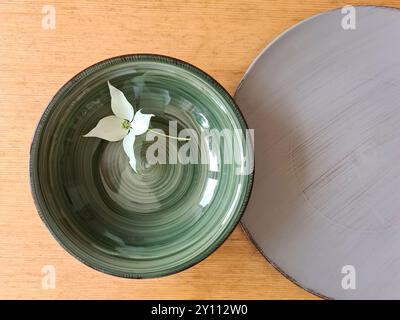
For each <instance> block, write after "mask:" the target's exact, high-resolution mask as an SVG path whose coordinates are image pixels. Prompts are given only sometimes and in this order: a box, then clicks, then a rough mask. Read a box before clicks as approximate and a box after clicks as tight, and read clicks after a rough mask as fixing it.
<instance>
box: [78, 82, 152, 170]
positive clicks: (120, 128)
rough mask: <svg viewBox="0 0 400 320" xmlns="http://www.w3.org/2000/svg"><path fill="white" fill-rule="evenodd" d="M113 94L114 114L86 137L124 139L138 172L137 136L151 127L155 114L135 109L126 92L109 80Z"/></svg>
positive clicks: (123, 144) (132, 163)
mask: <svg viewBox="0 0 400 320" xmlns="http://www.w3.org/2000/svg"><path fill="white" fill-rule="evenodd" d="M108 88H109V89H110V95H111V110H112V112H113V113H114V115H113V116H108V117H105V118H103V119H101V120H100V121H99V122H98V123H97V125H96V127H95V128H93V129H92V130H91V131H90V132H89V133H87V134H85V135H84V137H97V138H101V139H104V140H107V141H111V142H115V141H120V140H122V139H124V140H123V142H122V146H123V148H124V151H125V153H126V155H127V156H128V158H129V164H130V165H131V167H132V169H133V170H134V171H135V172H136V159H135V153H134V149H133V145H134V143H135V137H136V136H138V135H141V134H143V133H145V132H146V131H147V130H148V129H149V125H150V119H151V117H154V114H143V113H142V111H141V110H139V111H138V112H136V114H135V113H134V111H133V107H132V105H131V104H130V103H129V102H128V100H127V99H126V97H125V96H124V94H123V93H122V92H121V91H120V90H118V89H117V88H115V87H113V86H112V85H111V84H110V82H108Z"/></svg>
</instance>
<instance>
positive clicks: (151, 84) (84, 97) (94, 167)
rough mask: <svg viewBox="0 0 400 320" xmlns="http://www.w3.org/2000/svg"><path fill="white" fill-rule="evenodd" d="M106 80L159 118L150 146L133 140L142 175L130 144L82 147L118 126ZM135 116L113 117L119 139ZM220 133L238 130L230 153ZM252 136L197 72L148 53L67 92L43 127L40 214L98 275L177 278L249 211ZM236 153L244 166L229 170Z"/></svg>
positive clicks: (35, 183)
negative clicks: (248, 139) (107, 123)
mask: <svg viewBox="0 0 400 320" xmlns="http://www.w3.org/2000/svg"><path fill="white" fill-rule="evenodd" d="M108 82H110V84H111V85H112V86H114V89H113V90H114V95H116V96H117V98H118V99H115V100H113V101H114V102H113V104H114V105H116V106H117V107H120V106H121V105H125V106H128V110H130V111H132V107H133V108H134V110H135V117H136V115H137V114H140V113H138V111H139V110H140V109H141V110H142V113H143V114H153V115H154V117H153V118H151V122H150V128H151V130H153V131H152V132H151V133H152V136H149V135H148V133H149V132H147V133H146V131H143V132H141V133H140V134H139V133H138V134H137V136H136V138H135V141H134V143H133V142H130V146H131V148H133V149H134V154H135V157H136V163H137V165H136V169H137V172H134V171H133V169H132V167H131V165H130V160H129V159H128V157H127V155H126V153H125V152H124V149H125V148H127V147H126V145H128V146H129V142H128V143H126V142H125V141H126V140H124V144H123V143H122V141H116V142H109V141H106V140H102V139H99V138H95V137H83V135H86V134H87V133H88V132H89V131H91V130H92V129H93V128H94V127H95V126H96V125H97V123H98V122H99V121H100V120H101V119H103V118H105V117H110V116H113V112H112V109H111V96H110V90H111V88H112V87H109V85H108ZM117 89H118V90H120V91H117V93H115V91H116V90H117ZM118 92H119V93H118ZM121 92H122V93H121ZM124 96H125V97H126V100H124V99H123V97H124ZM115 101H117V102H119V104H118V103H116V102H115ZM124 101H125V102H124ZM126 101H127V102H126ZM128 102H129V103H128ZM129 104H131V106H129ZM114 108H115V107H114ZM125 114H126V113H125ZM131 116H132V117H133V115H131ZM131 116H129V120H128V119H125V120H123V118H121V117H120V118H116V117H115V116H113V117H114V118H113V119H114V120H113V124H116V126H115V129H114V127H113V130H114V131H115V130H118V132H121V131H122V134H124V133H125V132H124V131H123V130H127V131H126V134H128V127H130V126H128V127H127V126H126V124H127V122H128V123H129V121H130V119H131ZM134 119H136V118H134ZM102 121H103V120H102ZM115 121H117V122H115ZM134 121H135V120H134ZM134 121H132V123H130V125H132V126H133V127H134V128H131V129H132V132H134V131H133V129H135V128H137V127H135V125H134ZM121 124H123V128H122V127H121ZM142 124H143V123H142ZM139 125H140V123H139ZM139 128H140V126H139ZM170 128H172V129H170ZM174 128H175V129H174ZM160 129H161V130H163V132H164V134H165V133H166V134H169V135H172V136H174V137H176V136H177V135H178V134H179V133H182V129H191V134H193V135H190V137H191V139H192V140H190V142H188V141H182V140H181V141H177V140H176V139H174V138H168V139H166V138H165V136H162V135H155V134H154V132H160V131H155V130H160ZM171 130H172V132H171ZM213 130H215V131H216V132H217V133H218V132H220V131H224V130H227V131H228V132H234V133H235V134H234V135H231V136H230V137H231V138H232V140H231V141H228V140H224V141H226V142H227V143H231V144H230V146H232V149H226V148H224V149H222V148H220V149H218V148H214V146H215V144H214V142H213V141H214V140H213V141H212V142H211V141H210V137H211V138H213V136H212V135H210V134H211V132H212V131H213ZM174 131H175V133H174ZM245 131H246V124H245V122H244V119H243V118H242V116H241V114H240V112H239V110H238V109H237V107H236V104H235V103H234V102H233V99H232V98H231V97H230V96H229V94H228V93H227V92H226V91H225V90H224V89H223V88H222V87H221V86H220V85H219V84H218V83H217V82H216V81H215V80H214V79H212V78H211V77H210V76H208V75H207V74H206V73H204V72H202V71H201V70H199V69H197V68H196V67H194V66H192V65H190V64H188V63H185V62H183V61H180V60H177V59H173V58H170V57H165V56H159V55H148V54H138V55H128V56H121V57H116V58H112V59H109V60H105V61H102V62H99V63H97V64H95V65H93V66H91V67H89V68H88V69H86V70H84V71H82V72H81V73H79V74H78V75H76V76H75V77H74V78H73V79H71V80H70V81H69V82H67V84H66V85H64V86H63V87H62V88H61V89H60V90H59V91H58V92H57V94H56V95H55V96H54V98H53V99H52V100H51V102H50V104H49V105H48V107H47V108H46V110H45V112H44V114H43V116H42V118H41V119H40V122H39V124H38V127H37V129H36V132H35V136H34V139H33V143H32V148H31V161H30V177H31V186H32V193H33V196H34V200H35V203H36V206H37V208H38V211H39V213H40V215H41V217H42V219H43V220H44V222H45V223H46V225H47V227H48V228H49V230H50V231H51V232H52V234H53V235H54V237H55V238H56V239H57V240H58V241H59V242H60V243H61V245H62V246H63V247H64V248H65V249H66V250H68V252H70V253H71V254H72V255H74V256H75V257H76V258H78V259H79V260H81V261H82V262H84V263H86V264H87V265H89V266H91V267H93V268H95V269H98V270H100V271H103V272H106V273H109V274H113V275H117V276H121V277H130V278H149V277H159V276H164V275H167V274H171V273H175V272H177V271H180V270H183V269H185V268H188V267H190V266H192V265H193V264H195V263H197V262H199V261H200V260H202V259H204V258H205V257H207V256H208V255H209V254H211V253H212V252H213V251H214V250H215V249H216V248H217V247H218V246H219V245H220V244H221V243H222V242H223V241H224V240H225V239H226V238H227V236H228V235H229V234H230V232H231V231H232V230H233V228H234V227H235V225H236V224H237V223H238V221H239V219H240V217H241V214H242V213H243V210H244V208H245V206H246V203H247V200H248V197H249V194H250V190H251V186H252V172H251V171H248V172H242V170H241V169H242V168H244V167H245V164H244V161H246V160H248V159H247V155H251V154H252V153H251V149H249V148H248V147H249V146H250V145H249V144H247V145H246V144H244V143H243V142H242V140H240V139H239V138H240V134H241V133H243V134H245V133H246V132H245ZM187 132H188V131H187ZM224 132H225V131H224ZM106 133H107V134H108V135H109V134H110V133H109V131H104V130H103V131H102V134H106ZM161 134H162V132H161ZM156 137H158V138H156ZM121 139H122V137H121ZM192 142H193V143H192ZM196 142H198V143H196ZM217 142H218V140H217ZM125 143H126V145H125ZM221 146H222V144H221ZM217 147H218V145H217ZM232 150H234V152H232ZM236 152H238V153H239V154H240V155H242V157H235V161H225V160H232V159H231V157H232V156H234V155H235V153H236ZM149 155H150V156H149ZM189 155H190V157H189ZM163 158H164V159H163ZM150 160H151V161H150ZM242 173H243V174H242Z"/></svg>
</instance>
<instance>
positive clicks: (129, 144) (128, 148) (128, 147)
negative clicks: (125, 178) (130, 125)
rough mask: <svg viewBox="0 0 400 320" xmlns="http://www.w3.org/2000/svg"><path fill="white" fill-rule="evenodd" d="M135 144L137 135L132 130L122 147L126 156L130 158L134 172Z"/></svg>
mask: <svg viewBox="0 0 400 320" xmlns="http://www.w3.org/2000/svg"><path fill="white" fill-rule="evenodd" d="M134 143H135V134H134V132H133V131H132V130H131V131H130V132H129V134H128V135H127V136H126V137H125V138H124V141H123V142H122V146H123V148H124V151H125V153H126V155H127V156H128V158H129V164H130V165H131V167H132V169H133V171H135V172H136V158H135V149H134V148H133V145H134Z"/></svg>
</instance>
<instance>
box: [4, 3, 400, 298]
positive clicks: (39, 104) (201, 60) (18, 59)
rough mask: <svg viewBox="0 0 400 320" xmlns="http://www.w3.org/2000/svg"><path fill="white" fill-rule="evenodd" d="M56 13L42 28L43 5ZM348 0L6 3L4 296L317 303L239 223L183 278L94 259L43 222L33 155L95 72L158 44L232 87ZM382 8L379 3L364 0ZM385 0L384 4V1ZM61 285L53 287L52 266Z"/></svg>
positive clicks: (231, 89) (163, 51)
mask: <svg viewBox="0 0 400 320" xmlns="http://www.w3.org/2000/svg"><path fill="white" fill-rule="evenodd" d="M46 4H49V5H53V6H54V8H55V10H56V25H55V29H47V30H45V29H44V28H43V27H42V19H43V16H44V14H43V13H42V8H43V5H46ZM345 4H347V2H345V1H328V0H303V1H296V0H293V1H283V0H281V1H274V0H268V1H261V0H258V1H240V0H234V1H233V0H224V1H212V0H194V1H139V0H134V1H127V0H123V1H118V2H117V1H110V0H109V1H95V0H92V1H86V0H70V1H45V2H43V1H21V0H15V1H9V0H2V1H1V2H0V43H1V46H0V68H1V69H0V70H1V72H0V111H1V114H0V215H1V216H0V267H1V268H0V298H3V299H4V298H8V299H9V298H33V299H38V298H39V299H42V298H50V299H59V298H65V299H72V298H81V299H87V298H93V299H107V298H112V299H151V298H158V299H168V298H170V299H214V298H215V299H242V298H243V299H254V298H257V299H313V298H315V296H313V295H311V294H309V293H307V292H306V291H304V290H303V289H301V288H299V287H298V286H296V285H295V284H293V283H292V282H290V281H289V280H287V279H286V278H285V277H284V276H282V275H281V274H280V273H279V272H278V271H276V270H275V269H274V268H273V267H272V266H271V265H270V264H268V263H267V262H266V261H265V259H264V258H263V257H262V256H261V254H260V253H259V252H258V251H257V249H256V248H255V247H254V246H253V245H252V244H251V243H250V242H249V240H248V239H246V236H245V235H244V233H243V232H242V230H241V228H240V227H237V228H236V230H235V231H234V232H233V234H232V235H231V236H230V237H229V239H228V240H227V241H226V242H225V244H223V245H222V246H221V247H220V248H219V249H218V250H217V251H216V252H215V253H214V254H212V255H211V256H210V257H209V258H207V259H206V260H204V261H203V262H201V263H199V264H198V265H196V266H194V267H192V268H190V269H189V270H186V271H184V272H181V273H179V274H176V275H172V276H168V277H165V278H160V279H152V280H129V279H120V278H116V277H112V276H109V275H105V274H102V273H99V272H97V271H94V270H92V269H90V268H89V267H86V266H85V265H83V264H82V263H80V262H78V261H77V260H75V259H74V258H73V257H72V256H70V255H69V254H68V253H66V252H65V251H64V250H63V249H62V248H61V247H60V246H59V245H58V244H57V242H56V241H55V240H54V239H53V238H52V236H51V235H50V233H49V232H48V231H47V229H46V227H45V226H44V224H43V223H42V221H41V220H40V218H39V216H38V214H37V212H36V209H35V207H34V204H33V201H32V197H31V194H30V190H29V181H28V155H29V147H30V143H31V138H32V135H33V132H34V129H35V125H36V122H37V121H38V120H39V118H40V116H41V112H42V111H43V109H44V107H45V106H46V104H47V102H48V101H49V100H50V99H51V97H52V96H53V94H54V93H55V92H56V91H57V90H58V89H59V88H60V87H61V85H62V84H64V83H65V82H66V81H67V80H69V79H70V78H71V77H72V76H73V75H75V74H76V73H78V72H79V71H80V70H82V69H83V68H85V67H87V66H89V65H91V64H93V63H95V62H97V61H100V60H103V59H105V58H109V57H112V56H117V55H121V54H127V53H138V52H149V53H160V54H165V55H170V56H174V57H177V58H180V59H183V60H186V61H188V62H190V63H192V64H194V65H196V66H198V67H200V68H201V69H203V70H205V71H206V72H208V73H209V74H211V75H212V76H213V77H215V78H216V79H217V80H218V81H219V82H220V83H221V84H222V85H223V86H225V88H227V90H228V91H229V92H231V93H232V94H233V93H234V91H235V88H236V86H237V85H238V83H239V81H240V79H241V77H242V76H243V74H244V72H245V70H246V69H247V67H248V65H249V64H250V63H251V61H252V60H253V59H254V58H255V57H256V56H257V54H258V53H259V52H260V51H261V50H262V49H263V48H264V47H265V45H266V44H268V43H269V42H270V41H271V40H272V39H274V38H275V37H276V36H277V35H279V34H280V33H281V32H283V31H284V30H286V29H287V28H289V27H290V26H292V25H293V24H295V23H297V22H299V21H301V20H302V19H305V18H307V17H310V16H312V15H314V14H316V13H319V12H322V11H325V10H328V9H332V8H335V7H341V6H343V5H345ZM352 4H353V5H356V4H372V1H352ZM375 4H377V3H375ZM378 4H380V5H388V6H398V7H399V6H400V1H398V0H397V1H379V3H378ZM46 265H51V266H54V267H55V271H56V287H55V288H54V289H51V288H48V289H45V288H43V287H42V278H43V274H42V268H43V266H46Z"/></svg>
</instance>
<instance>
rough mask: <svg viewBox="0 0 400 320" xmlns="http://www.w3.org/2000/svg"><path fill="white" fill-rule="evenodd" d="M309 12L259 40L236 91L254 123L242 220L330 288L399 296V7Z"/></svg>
mask: <svg viewBox="0 0 400 320" xmlns="http://www.w3.org/2000/svg"><path fill="white" fill-rule="evenodd" d="M355 10H356V11H355V14H356V29H355V30H345V29H344V28H343V27H342V21H343V19H345V21H346V19H348V16H346V15H348V12H345V13H342V12H341V10H334V11H331V12H327V13H324V14H320V15H318V16H315V17H312V18H310V19H308V20H306V21H304V22H301V23H300V24H298V25H296V26H295V27H293V28H291V29H290V30H289V31H287V32H285V33H284V34H283V35H281V36H280V37H279V38H278V39H276V40H275V41H274V42H273V43H272V44H271V45H269V46H268V47H267V48H266V49H265V50H264V51H263V52H262V53H261V55H260V56H259V57H258V58H257V59H256V61H255V62H254V63H253V64H252V65H251V67H250V68H249V70H248V71H247V73H246V75H245V77H244V79H243V80H242V82H241V85H240V86H239V88H238V90H237V92H236V95H235V99H236V102H237V103H238V105H239V107H240V108H241V109H242V111H243V113H244V115H245V117H246V119H247V121H248V124H249V126H250V127H251V128H254V129H255V141H256V143H255V153H256V158H255V163H256V168H257V174H256V177H255V182H254V191H253V194H252V198H251V201H250V203H249V206H248V209H247V211H246V213H245V215H244V217H243V219H242V223H243V227H244V228H245V230H247V232H248V234H249V236H250V237H251V238H252V239H253V241H254V242H255V244H256V245H257V247H258V248H259V249H260V251H261V252H262V253H263V254H264V256H265V257H266V258H267V259H268V260H269V261H270V262H271V263H272V264H274V265H275V266H276V267H277V268H278V269H279V270H280V271H281V272H282V273H284V274H285V275H287V276H288V277H290V278H291V279H293V280H294V281H295V282H297V283H298V284H299V285H301V286H302V287H304V288H306V289H309V290H311V291H312V292H314V293H316V294H319V295H321V296H324V297H329V298H341V299H347V298H349V299H350V298H356V299H359V298H400V250H399V249H400V230H399V226H400V225H399V224H400V195H399V192H400V58H399V57H400V31H399V30H400V11H399V10H396V9H392V8H383V7H355Z"/></svg>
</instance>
